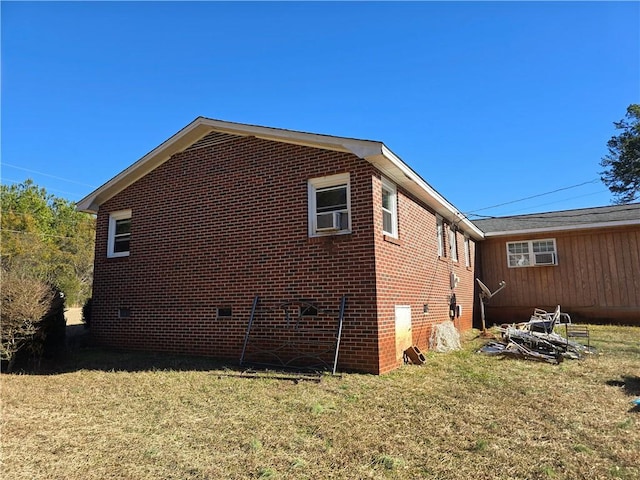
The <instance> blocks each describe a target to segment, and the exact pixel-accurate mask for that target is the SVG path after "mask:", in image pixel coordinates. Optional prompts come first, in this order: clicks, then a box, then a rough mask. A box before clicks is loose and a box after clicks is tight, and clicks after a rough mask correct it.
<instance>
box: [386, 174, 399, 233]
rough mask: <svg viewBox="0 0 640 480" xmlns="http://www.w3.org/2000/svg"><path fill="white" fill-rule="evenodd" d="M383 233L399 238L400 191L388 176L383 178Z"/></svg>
mask: <svg viewBox="0 0 640 480" xmlns="http://www.w3.org/2000/svg"><path fill="white" fill-rule="evenodd" d="M382 233H384V234H385V235H389V236H391V237H393V238H398V191H397V189H396V186H395V185H394V184H393V183H391V182H390V181H389V180H387V179H386V178H383V179H382Z"/></svg>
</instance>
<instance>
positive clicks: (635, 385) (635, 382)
mask: <svg viewBox="0 0 640 480" xmlns="http://www.w3.org/2000/svg"><path fill="white" fill-rule="evenodd" d="M607 385H609V386H610V387H620V388H622V389H624V393H625V394H627V395H629V396H631V397H637V396H640V377H637V376H629V375H625V376H623V377H622V380H609V381H607Z"/></svg>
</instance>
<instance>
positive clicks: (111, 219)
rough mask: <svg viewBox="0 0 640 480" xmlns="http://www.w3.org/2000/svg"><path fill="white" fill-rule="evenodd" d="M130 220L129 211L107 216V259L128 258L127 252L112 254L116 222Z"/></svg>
mask: <svg viewBox="0 0 640 480" xmlns="http://www.w3.org/2000/svg"><path fill="white" fill-rule="evenodd" d="M127 218H131V210H121V211H119V212H113V213H111V214H109V234H108V237H107V257H108V258H117V257H128V256H129V251H126V252H114V248H115V239H116V221H117V220H124V219H127Z"/></svg>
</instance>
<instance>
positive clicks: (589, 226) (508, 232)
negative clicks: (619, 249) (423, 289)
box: [484, 219, 640, 238]
mask: <svg viewBox="0 0 640 480" xmlns="http://www.w3.org/2000/svg"><path fill="white" fill-rule="evenodd" d="M632 225H640V219H638V220H616V221H614V222H598V223H585V224H581V225H563V226H561V227H548V228H528V229H523V230H505V231H502V232H489V233H485V234H484V236H485V238H490V237H506V236H512V235H524V234H530V233H550V232H564V231H569V230H591V229H594V228H611V227H627V226H632Z"/></svg>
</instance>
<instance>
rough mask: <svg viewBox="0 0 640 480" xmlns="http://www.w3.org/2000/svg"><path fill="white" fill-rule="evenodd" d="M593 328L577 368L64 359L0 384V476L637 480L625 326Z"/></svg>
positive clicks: (637, 381) (639, 357) (114, 356)
mask: <svg viewBox="0 0 640 480" xmlns="http://www.w3.org/2000/svg"><path fill="white" fill-rule="evenodd" d="M592 331H593V333H592V335H593V339H594V341H593V343H594V344H595V345H596V346H597V347H599V351H600V352H601V355H598V356H594V357H591V358H588V359H586V360H584V361H581V362H577V361H566V362H564V363H563V364H561V365H559V366H553V365H549V364H542V363H534V362H527V361H520V360H501V359H499V358H495V357H485V356H482V355H479V354H476V353H474V352H475V350H476V348H477V347H478V346H479V345H480V343H479V342H480V341H479V340H470V341H467V342H466V343H465V349H464V350H463V351H461V352H457V353H454V354H446V355H444V354H428V355H427V363H426V364H425V365H423V366H420V367H415V366H407V367H404V368H402V369H400V370H398V371H396V372H393V373H391V374H389V375H385V376H371V375H357V374H345V375H342V376H341V377H330V376H324V377H323V378H322V380H321V381H320V382H319V383H316V382H311V381H300V382H298V383H295V382H293V381H291V380H276V379H273V378H265V377H261V378H256V379H248V378H238V376H237V375H236V374H237V372H235V371H233V370H225V369H224V368H220V367H211V364H210V363H208V362H207V361H206V360H193V359H178V358H170V359H167V358H160V357H155V356H148V355H147V356H144V355H137V354H127V353H113V352H101V351H90V350H84V351H79V352H77V353H76V354H75V355H74V356H73V358H71V359H70V363H69V364H67V365H66V367H67V368H66V371H64V372H62V373H53V374H48V375H3V376H2V378H1V381H2V440H1V442H2V460H3V465H2V471H1V472H0V476H1V477H2V478H7V479H8V478H11V479H29V480H32V479H70V480H73V479H83V480H87V479H136V480H138V479H224V478H237V479H243V478H273V479H276V478H277V479H304V478H308V479H322V478H347V479H363V478H402V479H418V478H424V479H472V478H476V479H490V478H496V479H551V478H553V479H606V478H626V479H637V478H640V428H639V427H640V413H638V412H637V411H633V410H632V404H631V403H630V400H631V399H632V398H633V397H634V396H640V328H633V327H592ZM152 365H155V367H156V368H155V369H154V368H150V366H152ZM72 366H73V367H72ZM69 367H72V368H69Z"/></svg>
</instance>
